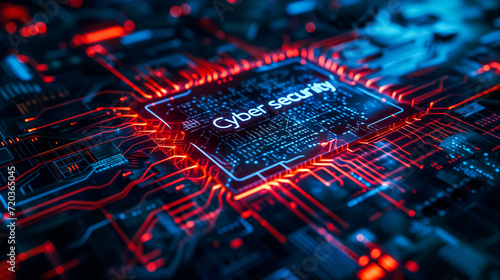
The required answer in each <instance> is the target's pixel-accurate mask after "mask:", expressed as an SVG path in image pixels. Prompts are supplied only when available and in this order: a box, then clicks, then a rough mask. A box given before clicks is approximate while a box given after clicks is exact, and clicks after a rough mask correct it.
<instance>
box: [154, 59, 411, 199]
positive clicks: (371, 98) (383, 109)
mask: <svg viewBox="0 0 500 280" xmlns="http://www.w3.org/2000/svg"><path fill="white" fill-rule="evenodd" d="M145 109H146V110H147V111H149V112H150V113H152V114H153V115H155V116H156V117H157V118H159V119H160V120H161V121H162V122H163V123H165V125H166V126H167V127H168V128H169V129H172V130H178V129H180V130H182V131H184V132H185V134H186V137H185V140H186V141H188V142H189V144H190V145H191V146H192V147H193V148H194V149H192V150H193V151H195V152H194V153H193V154H197V155H194V156H195V157H196V156H202V157H206V158H208V159H209V160H210V161H211V162H212V163H213V164H214V165H216V166H218V167H219V168H220V170H222V171H223V172H221V173H223V174H222V175H224V176H221V177H225V180H226V184H227V186H228V187H231V188H232V190H234V191H238V190H240V188H241V186H243V185H245V186H248V185H255V184H254V183H257V182H261V181H262V180H265V179H266V178H268V177H270V176H272V175H274V174H277V173H280V172H283V171H286V170H289V169H290V168H293V167H294V166H297V165H299V164H301V163H304V162H306V161H308V160H311V159H313V158H314V157H317V156H319V155H322V154H325V153H328V152H331V151H332V150H334V149H339V148H342V147H344V146H345V145H347V144H349V143H352V142H354V141H357V140H359V139H362V138H364V137H367V136H369V135H370V134H372V133H374V132H376V131H378V130H380V129H382V128H384V127H387V126H388V125H390V124H393V123H395V122H397V121H399V120H401V119H405V118H407V117H408V116H411V115H412V114H414V113H415V112H416V111H415V110H413V109H410V108H407V107H404V106H403V105H400V104H396V103H395V102H394V101H393V100H388V98H387V97H385V98H384V97H381V96H378V95H377V94H375V93H372V92H370V91H368V90H366V89H362V88H359V87H354V86H351V85H348V84H346V83H344V82H342V81H339V80H337V79H336V78H335V77H334V76H333V75H332V74H330V73H328V72H327V71H325V70H323V69H321V68H319V67H317V66H315V65H312V64H309V63H306V62H304V61H300V60H296V59H291V60H286V61H283V62H280V63H275V64H271V65H267V66H263V67H260V68H258V69H257V70H254V71H253V72H249V73H244V74H241V75H240V76H239V77H238V76H237V77H235V79H234V80H232V81H228V82H227V83H225V84H223V85H222V86H218V87H213V86H206V87H199V88H196V89H193V90H190V91H187V92H184V93H181V94H178V95H175V96H172V97H170V98H168V99H164V100H162V101H159V102H155V103H151V104H149V105H147V106H146V107H145Z"/></svg>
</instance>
